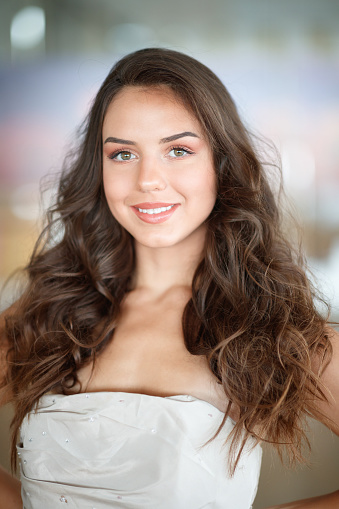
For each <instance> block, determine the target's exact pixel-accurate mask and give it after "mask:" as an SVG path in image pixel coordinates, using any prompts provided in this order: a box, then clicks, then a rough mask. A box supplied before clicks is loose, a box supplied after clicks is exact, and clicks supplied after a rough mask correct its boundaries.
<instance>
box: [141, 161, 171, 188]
mask: <svg viewBox="0 0 339 509" xmlns="http://www.w3.org/2000/svg"><path fill="white" fill-rule="evenodd" d="M138 166H139V168H138V170H139V171H138V177H137V186H138V190H139V191H141V192H144V193H147V192H150V191H155V190H158V191H162V190H163V189H165V188H166V186H167V184H166V178H165V175H164V172H163V170H162V167H161V161H159V159H157V158H155V157H144V158H142V160H141V161H140V162H139V165H138Z"/></svg>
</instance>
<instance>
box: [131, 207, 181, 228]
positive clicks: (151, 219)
mask: <svg viewBox="0 0 339 509" xmlns="http://www.w3.org/2000/svg"><path fill="white" fill-rule="evenodd" d="M179 206H180V204H179V203H177V204H176V205H174V207H172V208H171V209H169V210H165V212H160V214H147V213H146V212H140V210H138V209H137V208H135V207H132V209H133V210H134V212H135V214H136V215H137V216H138V217H139V218H140V219H141V220H142V221H144V222H145V223H151V224H158V223H164V222H165V221H167V220H168V219H169V218H170V217H171V216H172V215H173V214H174V212H175V211H176V209H177V208H178V207H179Z"/></svg>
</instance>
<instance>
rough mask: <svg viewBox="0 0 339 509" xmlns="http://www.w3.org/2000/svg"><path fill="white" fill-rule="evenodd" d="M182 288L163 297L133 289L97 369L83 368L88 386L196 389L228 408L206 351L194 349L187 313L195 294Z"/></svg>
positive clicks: (162, 392)
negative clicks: (186, 332) (187, 336)
mask: <svg viewBox="0 0 339 509" xmlns="http://www.w3.org/2000/svg"><path fill="white" fill-rule="evenodd" d="M189 298H190V297H189V295H188V294H187V292H177V294H176V295H170V296H167V297H164V298H159V299H147V298H145V296H142V295H140V294H139V295H138V294H133V295H129V296H128V297H127V298H126V299H124V301H123V303H122V306H121V313H120V315H119V319H118V322H117V326H116V329H115V331H114V334H113V337H112V339H111V341H110V343H109V344H108V345H107V347H106V348H105V349H104V350H103V352H102V353H101V354H100V355H99V356H98V357H97V359H96V362H95V366H94V370H93V372H92V371H91V370H92V366H91V365H88V366H86V367H85V368H82V370H80V371H79V373H78V374H79V379H80V381H81V382H82V383H83V384H84V385H85V388H86V390H92V391H101V390H110V391H123V392H138V393H145V394H152V395H157V396H171V395H175V394H190V395H192V396H195V397H198V398H201V399H205V400H206V401H209V402H211V403H212V404H214V405H216V406H218V407H219V408H220V407H224V402H225V394H224V393H223V391H222V389H221V388H220V386H219V385H218V384H217V380H216V378H215V377H214V375H213V374H212V372H211V370H210V368H209V366H208V362H207V360H206V358H205V357H204V356H196V355H192V354H190V353H189V352H188V350H187V348H186V346H185V343H184V336H183V330H182V314H183V310H184V307H185V304H186V303H187V301H188V299H189Z"/></svg>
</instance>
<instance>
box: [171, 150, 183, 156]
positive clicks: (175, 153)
mask: <svg viewBox="0 0 339 509" xmlns="http://www.w3.org/2000/svg"><path fill="white" fill-rule="evenodd" d="M173 153H174V155H175V156H177V157H181V156H183V155H184V153H185V151H184V150H183V149H182V148H175V149H173Z"/></svg>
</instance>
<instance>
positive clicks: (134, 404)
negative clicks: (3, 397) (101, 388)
mask: <svg viewBox="0 0 339 509" xmlns="http://www.w3.org/2000/svg"><path fill="white" fill-rule="evenodd" d="M222 417H223V414H222V412H220V411H219V410H218V409H217V408H215V407H214V406H212V405H211V404H209V403H207V402H206V401H202V400H200V399H197V398H194V397H192V396H185V395H182V396H171V397H167V398H163V397H157V396H149V395H145V394H134V393H125V392H94V393H86V394H84V393H82V394H74V395H71V396H64V395H50V394H48V395H45V396H43V397H42V398H41V400H40V402H39V406H38V410H37V413H34V412H31V413H30V414H28V415H27V416H26V418H25V420H24V422H23V424H22V427H21V438H20V439H21V442H20V443H19V444H18V446H17V449H18V455H19V458H20V463H21V481H22V499H23V504H24V508H25V509H54V508H60V509H63V508H65V509H71V508H72V509H73V508H76V509H108V508H112V507H113V508H119V509H141V508H143V509H198V508H199V509H202V508H204V509H207V508H208V509H212V508H213V509H249V508H250V507H251V505H252V502H253V500H254V497H255V494H256V490H257V485H258V479H259V471H260V464H261V448H260V447H259V446H256V447H255V448H254V449H252V450H251V449H250V445H253V444H249V446H248V448H247V449H246V450H245V451H244V452H243V454H242V456H241V460H240V463H239V465H238V467H237V470H236V472H235V475H234V476H233V477H230V476H229V475H228V471H227V460H228V446H226V447H223V443H224V441H225V438H226V437H227V435H228V434H229V432H230V431H231V430H232V428H233V426H234V422H233V421H232V419H230V418H228V419H227V421H226V425H225V427H224V429H223V430H222V432H221V433H220V434H219V436H218V437H217V438H216V439H215V440H213V441H212V442H211V443H209V444H208V445H206V446H204V447H202V446H203V445H204V444H205V442H206V441H207V440H208V439H209V438H211V437H212V436H213V433H214V432H215V431H216V429H217V427H218V425H219V424H220V422H221V420H222Z"/></svg>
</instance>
